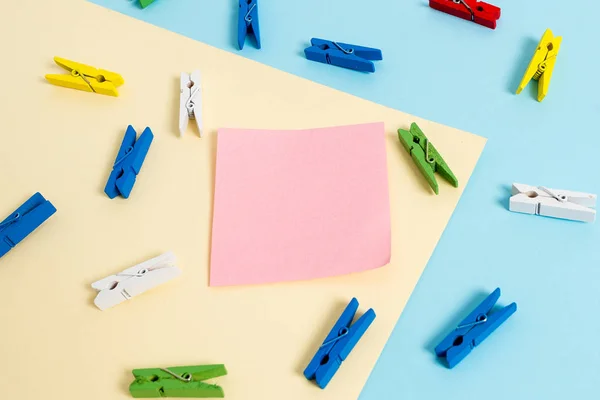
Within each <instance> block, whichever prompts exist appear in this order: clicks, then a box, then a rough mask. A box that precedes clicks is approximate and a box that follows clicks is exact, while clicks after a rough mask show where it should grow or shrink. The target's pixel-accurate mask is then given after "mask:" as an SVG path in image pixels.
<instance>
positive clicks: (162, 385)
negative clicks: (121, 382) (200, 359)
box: [129, 364, 227, 398]
mask: <svg viewBox="0 0 600 400" xmlns="http://www.w3.org/2000/svg"><path fill="white" fill-rule="evenodd" d="M132 372H133V376H134V377H135V381H133V382H132V383H131V385H129V392H130V393H131V395H132V396H133V397H135V398H155V397H186V398H189V397H194V398H214V397H219V398H222V397H225V394H224V393H223V389H222V388H221V387H220V386H218V385H211V384H208V383H204V382H202V381H204V380H206V379H211V378H217V377H219V376H224V375H227V370H226V369H225V365H223V364H215V365H194V366H189V367H169V368H147V369H134V370H133V371H132Z"/></svg>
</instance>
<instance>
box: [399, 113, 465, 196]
mask: <svg viewBox="0 0 600 400" xmlns="http://www.w3.org/2000/svg"><path fill="white" fill-rule="evenodd" d="M398 137H399V138H400V142H402V145H403V146H404V148H405V149H406V150H407V151H408V152H409V153H410V155H411V156H412V159H413V161H414V162H415V164H417V167H418V168H419V171H421V173H422V174H423V176H424V177H425V179H426V180H427V182H428V183H429V186H431V188H432V189H433V191H434V192H435V194H439V187H438V183H437V180H436V179H435V173H436V172H437V173H439V174H440V175H441V176H442V178H444V179H445V180H447V181H448V182H450V184H451V185H452V186H454V187H458V179H457V178H456V176H454V174H453V173H452V170H451V169H450V167H448V164H446V162H445V161H444V159H443V158H442V156H441V155H440V153H438V151H437V150H436V149H435V147H433V145H432V144H431V143H430V142H429V139H427V136H425V134H424V133H423V131H422V130H421V128H419V126H418V125H417V124H416V123H414V122H413V123H412V124H411V125H410V130H408V131H407V130H404V129H398Z"/></svg>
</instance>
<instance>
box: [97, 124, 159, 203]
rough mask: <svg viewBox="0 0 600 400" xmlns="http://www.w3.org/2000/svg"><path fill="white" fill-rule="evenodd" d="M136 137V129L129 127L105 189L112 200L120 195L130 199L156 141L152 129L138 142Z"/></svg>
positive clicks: (143, 133) (145, 132) (147, 129)
mask: <svg viewBox="0 0 600 400" xmlns="http://www.w3.org/2000/svg"><path fill="white" fill-rule="evenodd" d="M136 136H137V133H136V131H135V129H133V126H131V125H129V126H128V127H127V131H125V136H124V137H123V142H122V143H121V147H120V148H119V152H118V153H117V158H116V159H115V163H114V164H113V170H112V172H111V174H110V176H109V177H108V182H107V183H106V187H105V188H104V193H106V195H107V196H108V197H109V198H111V199H114V198H115V197H117V196H119V195H120V196H121V197H123V198H125V199H127V198H129V195H130V194H131V191H132V190H133V186H134V185H135V181H136V177H137V175H138V174H139V173H140V171H141V169H142V165H143V164H144V160H145V159H146V155H147V154H148V150H149V149H150V145H151V144H152V140H153V139H154V134H153V133H152V130H150V128H146V129H144V131H143V132H142V134H141V135H140V137H139V138H138V139H137V140H136Z"/></svg>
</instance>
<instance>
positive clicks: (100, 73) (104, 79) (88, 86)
mask: <svg viewBox="0 0 600 400" xmlns="http://www.w3.org/2000/svg"><path fill="white" fill-rule="evenodd" d="M54 62H55V63H56V64H58V65H59V66H60V67H62V68H64V69H66V70H67V71H69V74H68V75H66V74H48V75H46V79H47V80H48V82H50V83H51V84H53V85H56V86H62V87H66V88H70V89H77V90H83V91H84V92H93V93H98V94H105V95H108V96H118V95H119V92H118V91H117V87H119V86H121V85H122V84H123V83H125V81H124V80H123V78H122V77H121V75H119V74H117V73H116V72H111V71H107V70H105V69H96V68H94V67H91V66H89V65H85V64H80V63H77V62H75V61H70V60H67V59H65V58H60V57H54Z"/></svg>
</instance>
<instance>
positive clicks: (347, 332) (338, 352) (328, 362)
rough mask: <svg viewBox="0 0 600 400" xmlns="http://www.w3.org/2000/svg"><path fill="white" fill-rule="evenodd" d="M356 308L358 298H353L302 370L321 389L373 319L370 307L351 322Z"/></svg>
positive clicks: (373, 313) (373, 312) (373, 315)
mask: <svg viewBox="0 0 600 400" xmlns="http://www.w3.org/2000/svg"><path fill="white" fill-rule="evenodd" d="M357 309H358V300H356V298H353V299H352V300H351V301H350V303H349V304H348V306H347V307H346V309H345V310H344V312H343V313H342V315H341V316H340V319H338V321H337V322H336V323H335V325H334V326H333V329H331V332H329V335H327V337H326V338H325V341H324V342H323V344H322V345H321V347H319V350H318V351H317V354H315V356H314V357H313V359H312V360H311V362H310V363H309V364H308V367H306V369H305V370H304V376H305V377H306V379H308V380H313V379H314V380H315V382H316V383H317V385H319V387H320V388H321V389H325V386H327V384H328V383H329V381H330V380H331V378H333V376H334V375H335V373H336V372H337V370H338V369H339V368H340V366H341V365H342V361H344V360H345V359H346V357H348V355H349V354H350V352H351V351H352V349H353V348H354V346H356V343H358V341H359V340H360V338H361V337H362V335H363V334H364V333H365V332H366V331H367V329H368V328H369V325H371V323H372V322H373V320H374V319H375V311H373V309H372V308H370V309H369V310H368V311H367V312H366V313H364V314H363V316H362V317H360V318H359V319H358V320H356V322H355V323H354V324H352V320H353V319H354V314H356V310H357ZM351 324H352V325H351Z"/></svg>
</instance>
